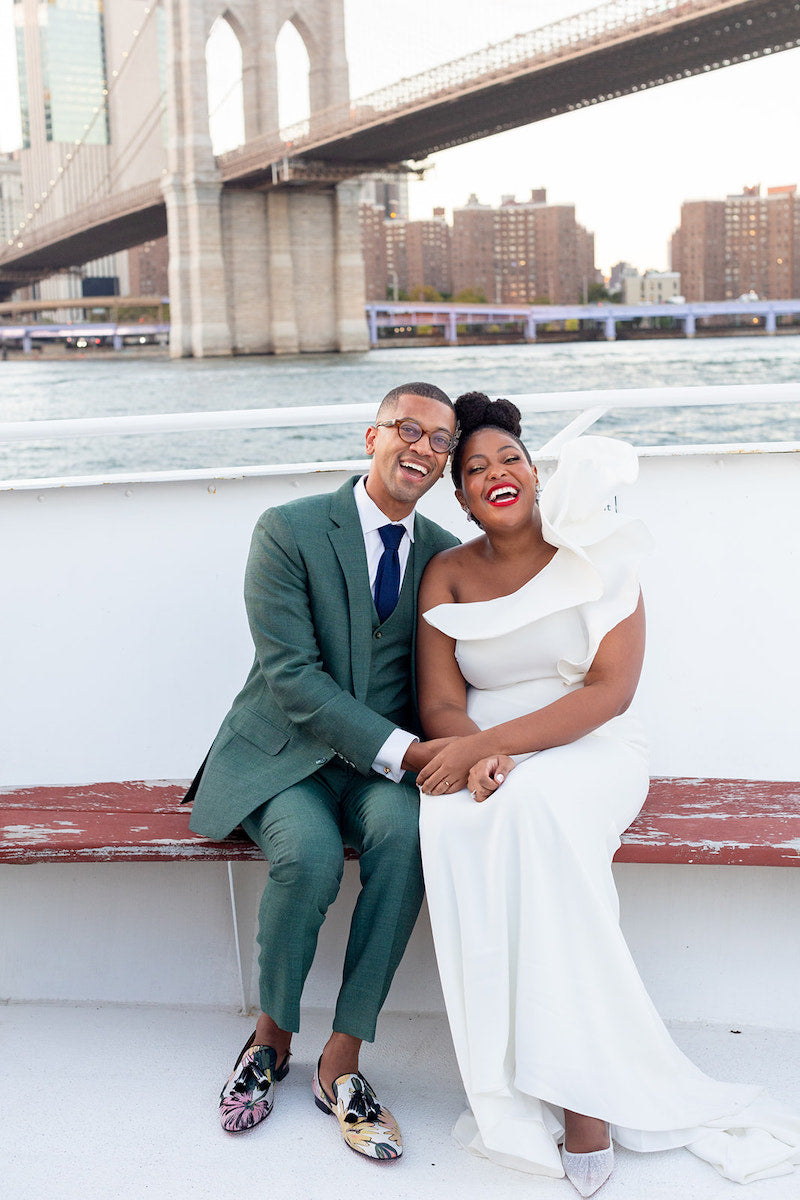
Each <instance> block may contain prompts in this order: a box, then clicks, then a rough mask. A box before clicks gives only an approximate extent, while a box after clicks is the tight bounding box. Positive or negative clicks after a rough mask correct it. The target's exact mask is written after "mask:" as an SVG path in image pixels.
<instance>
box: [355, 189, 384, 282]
mask: <svg viewBox="0 0 800 1200" xmlns="http://www.w3.org/2000/svg"><path fill="white" fill-rule="evenodd" d="M358 218H359V224H360V226H361V249H362V251H363V254H364V298H365V300H366V301H367V302H368V303H369V302H371V301H378V300H385V299H386V298H387V297H386V279H387V276H386V231H385V230H384V228H383V226H384V222H385V220H386V217H385V215H384V209H383V206H382V205H380V204H365V203H363V202H362V203H361V204H360V205H359V208H358Z"/></svg>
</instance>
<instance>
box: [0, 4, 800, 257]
mask: <svg viewBox="0 0 800 1200" xmlns="http://www.w3.org/2000/svg"><path fill="white" fill-rule="evenodd" d="M590 7H593V5H590V4H587V3H586V2H585V0H583V2H582V0H536V3H531V2H530V0H500V2H498V3H497V4H495V5H493V6H492V7H491V12H488V13H487V11H486V10H487V6H486V5H485V4H480V3H478V2H477V0H439V3H438V4H437V6H436V11H435V14H434V16H433V18H432V17H431V12H430V4H429V3H426V4H423V0H407V3H406V5H405V6H404V8H403V13H402V19H401V20H399V21H397V20H396V17H397V10H396V9H395V8H392V9H391V10H390V9H389V6H388V5H380V4H378V5H376V4H375V3H374V0H373V2H372V3H368V0H346V3H345V15H346V22H347V43H348V57H349V62H350V80H351V95H352V96H354V97H357V96H360V95H364V94H366V93H367V92H369V91H370V90H372V89H374V88H376V87H379V86H381V85H383V84H385V83H388V82H391V81H392V80H393V79H394V78H395V77H396V75H397V73H398V67H397V63H398V62H403V63H408V64H409V65H408V70H407V72H404V73H415V72H417V71H420V70H423V69H425V68H426V67H428V66H431V65H435V64H436V63H437V62H442V61H445V60H447V59H451V58H454V57H457V56H459V55H460V54H463V53H466V52H468V51H469V50H471V49H474V48H476V47H477V46H478V45H480V44H481V43H482V42H483V43H488V42H490V41H498V40H502V39H503V38H505V37H508V36H511V35H512V34H513V33H515V32H520V31H523V30H526V29H529V28H533V27H535V26H538V25H541V24H544V23H545V22H547V21H548V20H554V19H558V18H560V17H562V16H566V15H569V14H570V13H573V12H576V11H581V10H583V9H586V8H590ZM11 9H12V0H0V149H4V150H10V149H13V148H15V143H16V144H18V141H19V133H18V128H19V126H18V104H17V100H16V96H15V93H14V92H13V83H14V80H15V76H16V69H15V62H14V53H13V51H14V45H13V25H12V23H11ZM390 13H391V15H390ZM393 17H394V18H395V20H394V21H393V20H392V18H393ZM390 27H391V37H389V36H388V32H389V29H390ZM292 73H294V72H292ZM798 73H800V50H798V49H795V50H790V51H785V52H783V53H781V54H778V55H772V56H769V57H764V58H760V59H757V60H754V61H752V62H749V63H744V64H740V65H738V66H733V67H727V68H725V69H724V70H722V71H717V72H711V73H708V74H704V75H701V76H697V77H695V78H692V79H687V80H682V81H679V82H676V83H671V84H667V85H664V86H662V87H659V88H655V89H652V90H650V91H647V92H643V93H639V94H636V95H633V96H627V97H622V98H620V99H617V100H614V101H609V102H606V103H604V104H599V105H596V106H592V107H590V108H587V109H583V110H580V111H578V112H574V113H567V114H564V115H562V116H559V117H554V118H551V119H550V120H548V121H545V122H539V123H537V124H534V125H529V126H526V127H525V128H523V129H519V130H513V131H510V132H508V133H504V134H499V135H495V136H494V137H492V138H486V139H484V140H483V141H480V142H476V143H472V144H470V145H465V146H462V147H458V148H456V149H453V150H448V151H445V152H443V153H441V154H438V155H436V156H435V157H434V159H433V160H432V163H433V166H432V168H431V170H430V171H429V172H428V174H427V176H426V178H425V180H424V181H423V182H417V181H416V180H414V179H413V178H412V180H411V181H410V186H409V204H410V216H411V217H412V218H422V217H428V216H429V215H430V213H431V212H432V210H433V208H434V207H444V208H445V209H446V210H447V212H448V214H451V213H452V210H453V208H454V207H458V206H460V205H463V204H464V203H465V202H466V199H467V197H468V196H469V195H470V193H472V192H474V193H476V194H477V196H478V197H479V199H480V200H481V201H482V202H484V203H487V204H491V205H496V204H499V202H500V200H501V198H502V196H503V195H506V194H513V195H515V196H516V197H517V199H519V200H524V199H526V198H527V197H528V196H529V194H530V190H531V189H532V188H536V187H546V188H547V190H548V196H549V198H550V199H551V202H552V203H564V204H574V205H575V208H576V216H577V219H578V220H579V222H580V223H581V224H582V225H584V226H586V227H587V228H589V229H591V230H592V231H593V232H594V233H595V236H596V248H597V253H596V261H597V264H598V266H599V267H600V268H601V269H602V270H603V271H604V273H606V274H608V272H609V270H610V268H611V266H612V265H613V264H614V263H615V262H617V261H619V260H621V259H623V260H626V261H629V262H631V263H633V264H634V265H635V266H637V267H639V268H640V269H641V270H645V269H647V268H648V267H649V268H656V269H659V268H660V269H663V268H665V267H667V266H668V262H669V259H668V242H669V238H670V236H671V234H672V232H673V230H674V229H675V228H676V227H677V225H678V223H679V220H680V206H681V203H682V202H683V201H685V200H689V199H705V198H708V197H718V196H725V195H728V194H735V193H739V192H740V191H741V190H742V188H743V187H744V186H746V185H752V184H756V183H760V184H761V185H762V186H763V187H764V188H765V189H766V187H767V186H780V185H782V184H788V183H794V182H800V162H799V161H798V155H797V149H796V139H792V140H790V138H789V137H787V132H786V128H787V124H788V122H789V120H790V118H791V117H793V115H794V112H795V111H796V79H797V77H798ZM283 94H285V89H284V93H283ZM299 103H300V105H301V106H302V100H301V101H299ZM795 124H796V119H795Z"/></svg>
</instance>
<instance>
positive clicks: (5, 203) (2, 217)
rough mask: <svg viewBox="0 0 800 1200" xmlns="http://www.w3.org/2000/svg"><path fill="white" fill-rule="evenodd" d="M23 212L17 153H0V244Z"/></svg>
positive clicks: (6, 238) (6, 239) (20, 175)
mask: <svg viewBox="0 0 800 1200" xmlns="http://www.w3.org/2000/svg"><path fill="white" fill-rule="evenodd" d="M24 213H25V208H24V202H23V199H22V167H21V165H20V161H19V154H18V153H16V152H15V153H13V154H0V244H4V243H6V242H7V241H9V239H10V238H11V235H12V233H13V232H14V230H15V229H17V228H18V226H19V223H20V221H21V220H22V219H23V216H24Z"/></svg>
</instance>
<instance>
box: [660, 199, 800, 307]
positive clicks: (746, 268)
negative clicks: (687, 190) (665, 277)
mask: <svg viewBox="0 0 800 1200" xmlns="http://www.w3.org/2000/svg"><path fill="white" fill-rule="evenodd" d="M671 262H672V268H673V270H675V271H679V272H680V275H681V289H682V292H683V294H684V296H685V297H686V299H687V300H735V299H736V298H737V297H738V296H741V295H745V294H750V293H755V294H756V295H757V296H760V297H761V298H762V299H765V300H781V299H790V298H792V297H794V296H800V197H798V195H797V186H796V185H795V184H790V185H787V186H784V187H772V188H768V189H767V194H766V196H762V195H761V188H760V186H758V185H757V186H755V187H747V188H744V189H743V190H742V192H741V194H738V195H731V196H727V197H726V198H725V199H724V200H689V201H686V202H685V203H684V204H683V205H681V223H680V226H679V227H678V229H677V230H676V231H675V233H674V234H673V236H672V243H671Z"/></svg>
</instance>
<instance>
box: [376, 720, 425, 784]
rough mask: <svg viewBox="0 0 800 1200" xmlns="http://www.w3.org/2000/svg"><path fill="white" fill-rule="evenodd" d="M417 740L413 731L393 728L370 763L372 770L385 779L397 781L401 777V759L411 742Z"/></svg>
mask: <svg viewBox="0 0 800 1200" xmlns="http://www.w3.org/2000/svg"><path fill="white" fill-rule="evenodd" d="M418 741H419V738H418V737H414V734H413V733H406V731H405V730H404V729H393V730H392V732H391V733H390V734H389V736H388V738H387V739H386V741H385V742H384V743H383V745H382V746H381V748H380V750H379V751H378V754H377V756H376V758H375V762H374V763H373V764H372V769H373V771H377V772H378V774H379V775H383V777H384V778H385V779H391V780H393V781H394V783H399V782H400V780H401V779H402V778H403V759H404V758H405V756H406V751H407V750H408V747H409V746H410V745H411V743H412V742H418Z"/></svg>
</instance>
